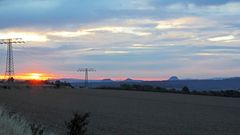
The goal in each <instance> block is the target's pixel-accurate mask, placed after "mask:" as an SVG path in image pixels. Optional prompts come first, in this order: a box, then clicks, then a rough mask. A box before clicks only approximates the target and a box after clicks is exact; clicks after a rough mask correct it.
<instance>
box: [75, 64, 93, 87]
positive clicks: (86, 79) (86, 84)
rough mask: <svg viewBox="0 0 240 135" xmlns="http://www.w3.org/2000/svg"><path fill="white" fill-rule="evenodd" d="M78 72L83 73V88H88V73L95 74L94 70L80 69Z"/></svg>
mask: <svg viewBox="0 0 240 135" xmlns="http://www.w3.org/2000/svg"><path fill="white" fill-rule="evenodd" d="M77 71H78V72H85V88H88V73H89V72H96V70H95V69H94V68H80V69H78V70H77Z"/></svg>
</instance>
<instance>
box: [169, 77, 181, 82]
mask: <svg viewBox="0 0 240 135" xmlns="http://www.w3.org/2000/svg"><path fill="white" fill-rule="evenodd" d="M168 80H169V81H178V80H179V79H178V77H177V76H172V77H170V78H169V79H168Z"/></svg>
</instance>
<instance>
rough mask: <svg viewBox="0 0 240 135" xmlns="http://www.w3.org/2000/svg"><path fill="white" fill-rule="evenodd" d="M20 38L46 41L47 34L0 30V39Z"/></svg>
mask: <svg viewBox="0 0 240 135" xmlns="http://www.w3.org/2000/svg"><path fill="white" fill-rule="evenodd" d="M8 38H22V39H23V40H24V41H27V42H28V41H30V42H31V41H32V42H46V41H48V38H47V36H45V35H42V34H39V33H34V32H0V39H8Z"/></svg>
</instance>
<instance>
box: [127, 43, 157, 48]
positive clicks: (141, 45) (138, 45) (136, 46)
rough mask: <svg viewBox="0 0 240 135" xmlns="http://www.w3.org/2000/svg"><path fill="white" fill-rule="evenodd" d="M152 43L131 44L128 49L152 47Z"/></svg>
mask: <svg viewBox="0 0 240 135" xmlns="http://www.w3.org/2000/svg"><path fill="white" fill-rule="evenodd" d="M153 47H154V46H153V45H145V44H133V45H131V46H130V47H129V48H130V49H149V48H153Z"/></svg>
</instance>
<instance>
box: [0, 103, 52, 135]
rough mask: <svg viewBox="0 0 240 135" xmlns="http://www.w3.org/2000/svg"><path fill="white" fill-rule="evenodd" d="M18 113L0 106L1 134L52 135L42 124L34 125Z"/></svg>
mask: <svg viewBox="0 0 240 135" xmlns="http://www.w3.org/2000/svg"><path fill="white" fill-rule="evenodd" d="M33 125H36V124H30V123H29V122H28V121H26V120H25V119H24V118H23V117H21V116H19V115H18V114H16V113H10V112H8V111H6V109H5V108H4V107H1V106H0V129H1V130H0V135H50V134H49V133H47V132H46V131H45V130H44V128H42V126H40V125H39V126H34V127H33Z"/></svg>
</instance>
